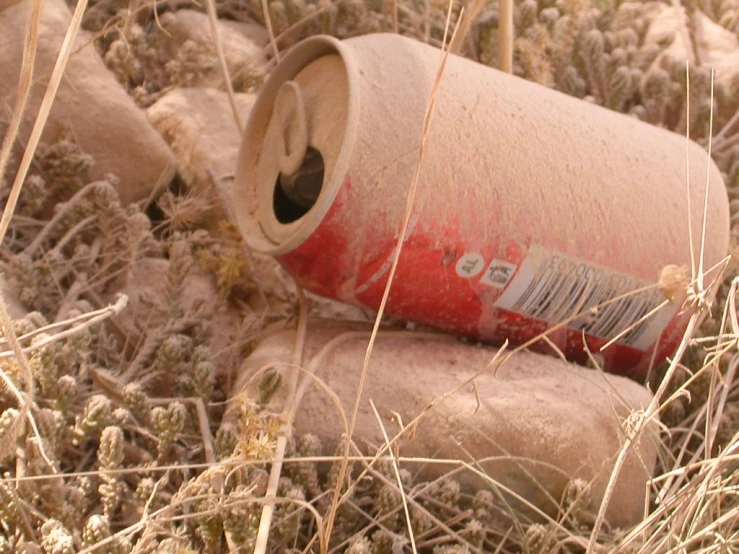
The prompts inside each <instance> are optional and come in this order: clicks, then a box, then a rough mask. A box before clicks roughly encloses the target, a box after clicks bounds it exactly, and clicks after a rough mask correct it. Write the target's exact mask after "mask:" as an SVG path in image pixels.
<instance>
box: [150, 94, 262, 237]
mask: <svg viewBox="0 0 739 554" xmlns="http://www.w3.org/2000/svg"><path fill="white" fill-rule="evenodd" d="M254 99H255V97H254V95H252V94H247V93H237V94H236V104H237V107H238V109H239V113H240V114H241V118H242V121H244V122H245V121H246V119H247V117H248V116H249V111H250V110H251V107H252V105H253V103H254ZM147 114H148V116H149V121H151V123H152V125H154V127H155V128H156V129H157V131H159V133H160V134H161V135H162V136H163V137H164V139H165V140H166V141H167V142H168V143H169V145H170V147H171V148H172V150H173V151H174V153H175V157H176V159H177V169H178V171H179V173H180V176H181V177H182V179H183V181H184V182H185V184H186V185H187V186H188V189H189V190H190V192H191V193H192V194H194V195H197V196H198V197H199V198H201V199H202V200H203V205H204V206H210V207H209V208H206V213H203V215H202V219H203V221H205V222H206V226H208V228H209V230H211V231H215V230H216V229H217V226H218V224H219V223H220V222H221V221H226V219H227V218H226V215H225V212H224V211H223V208H222V207H221V201H220V198H219V196H218V193H217V191H216V190H215V189H214V187H213V183H212V181H211V175H212V176H213V177H214V178H216V179H229V178H233V174H234V172H235V171H236V160H237V157H238V152H239V148H240V146H241V131H240V129H239V128H238V126H237V125H236V121H235V118H234V114H233V111H232V109H231V104H230V103H229V100H228V95H227V94H226V93H225V92H221V91H218V90H215V89H209V88H202V87H198V88H187V89H177V90H173V91H171V92H169V93H167V94H165V95H164V96H163V97H162V98H161V99H160V100H158V101H157V102H156V103H155V104H154V105H153V106H151V107H150V108H149V109H148V111H147Z"/></svg>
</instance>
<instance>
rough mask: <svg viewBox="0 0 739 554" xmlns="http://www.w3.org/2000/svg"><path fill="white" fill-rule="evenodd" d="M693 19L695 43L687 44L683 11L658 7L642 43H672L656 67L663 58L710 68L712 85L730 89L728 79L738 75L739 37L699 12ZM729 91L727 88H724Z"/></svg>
mask: <svg viewBox="0 0 739 554" xmlns="http://www.w3.org/2000/svg"><path fill="white" fill-rule="evenodd" d="M693 17H694V20H693V21H694V25H695V29H696V32H695V35H696V40H695V44H693V43H691V39H690V35H689V33H688V26H687V25H688V21H687V16H686V15H685V8H683V7H679V8H674V7H668V6H664V5H662V10H661V13H660V14H659V15H658V16H657V17H656V18H655V19H654V21H653V22H652V24H651V25H650V26H649V29H648V30H647V34H646V37H645V39H644V41H645V43H646V44H657V43H660V42H662V41H664V40H670V39H671V40H672V43H671V44H670V46H669V47H668V48H667V49H666V50H665V51H664V52H662V54H660V55H659V56H658V57H657V59H656V60H655V62H654V64H655V67H659V64H660V63H662V60H663V58H665V57H668V58H671V59H673V60H677V61H681V62H684V61H685V60H689V61H690V63H691V64H694V63H696V61H697V60H696V55H697V57H698V59H699V60H700V64H701V65H702V66H704V67H708V68H712V69H714V70H715V72H716V83H719V84H722V85H724V86H726V87H730V86H731V83H732V79H734V78H735V77H736V76H737V75H739V37H737V35H735V34H734V33H732V32H731V31H729V30H728V29H724V28H723V27H721V26H720V25H718V24H717V23H714V22H713V21H711V19H710V18H709V17H708V16H707V15H705V14H704V13H702V12H700V11H696V12H695V15H694V16H693ZM727 90H729V89H727Z"/></svg>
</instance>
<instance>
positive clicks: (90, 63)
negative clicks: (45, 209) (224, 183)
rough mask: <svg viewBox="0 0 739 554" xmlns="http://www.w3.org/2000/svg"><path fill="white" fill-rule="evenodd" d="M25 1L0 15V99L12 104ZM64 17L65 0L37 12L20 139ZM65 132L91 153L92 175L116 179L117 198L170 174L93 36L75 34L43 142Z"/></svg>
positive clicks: (144, 190)
mask: <svg viewBox="0 0 739 554" xmlns="http://www.w3.org/2000/svg"><path fill="white" fill-rule="evenodd" d="M30 6H31V1H30V0H25V1H23V2H20V3H18V4H15V5H12V6H10V7H7V8H6V9H4V10H3V11H2V17H0V36H1V37H3V38H2V45H3V54H2V59H1V60H0V103H2V104H5V105H7V106H9V107H11V109H12V106H13V105H14V104H15V102H16V98H15V96H16V93H17V84H18V76H19V73H20V66H21V60H22V56H23V44H24V37H25V32H26V22H27V19H28V12H29V9H30ZM70 21H71V14H70V12H69V9H68V8H67V5H66V3H65V2H64V0H45V1H44V4H43V9H42V14H41V24H40V29H39V36H40V39H39V44H38V50H37V55H36V66H35V79H34V86H33V88H32V91H31V95H30V98H29V101H28V104H27V109H26V116H25V119H24V122H23V125H22V127H21V132H20V136H19V144H25V143H26V142H27V140H28V137H29V135H30V133H31V128H32V126H33V123H34V121H35V117H36V114H37V113H38V109H39V106H40V104H41V100H42V98H43V95H44V92H45V90H46V85H47V83H48V77H49V75H50V74H51V71H52V69H53V67H54V64H55V62H56V57H57V55H58V53H59V49H60V47H61V44H62V41H63V40H64V35H65V33H66V31H67V27H68V25H69V23H70ZM62 133H71V135H72V136H74V137H75V139H76V140H77V142H78V144H79V146H80V148H81V149H82V150H83V151H84V152H86V153H88V154H90V155H92V156H93V158H94V160H95V165H94V166H93V167H92V168H91V169H90V171H89V177H90V179H92V180H95V179H102V178H103V176H104V175H105V174H106V173H114V174H116V175H117V176H118V177H119V178H120V181H121V185H120V196H121V201H122V202H123V203H130V202H134V201H138V200H141V199H144V198H147V197H149V196H150V195H151V194H152V192H153V191H154V190H155V189H158V188H160V187H162V186H163V185H166V184H167V183H169V181H171V179H172V177H173V175H174V157H173V155H172V153H171V151H170V150H169V148H168V147H167V145H166V143H165V142H164V140H163V139H162V138H161V137H160V136H159V135H158V134H157V132H156V131H155V130H154V129H153V128H152V127H151V125H150V124H149V122H148V121H147V119H146V114H145V113H144V112H143V110H141V109H139V108H138V107H137V106H136V105H135V104H134V102H133V100H132V99H131V98H129V96H128V94H127V93H126V91H125V90H124V89H123V88H122V87H121V86H120V85H119V84H118V82H117V81H116V80H115V77H114V76H113V75H112V74H110V73H109V72H108V70H107V69H106V68H105V66H104V65H103V62H102V60H101V59H100V57H99V56H98V55H97V53H96V52H95V48H94V44H93V37H92V36H91V35H90V34H88V33H85V32H80V33H79V36H78V38H77V41H76V43H75V48H74V51H73V53H72V55H71V56H70V58H69V63H68V64H67V68H66V70H65V76H64V78H63V79H62V83H61V85H60V87H59V91H58V93H57V95H56V99H55V100H54V105H53V107H52V110H51V114H50V116H49V119H48V121H47V123H46V127H45V130H44V133H43V136H42V140H43V141H45V142H48V143H52V142H55V141H56V140H57V139H58V137H59V136H60V135H61V134H62Z"/></svg>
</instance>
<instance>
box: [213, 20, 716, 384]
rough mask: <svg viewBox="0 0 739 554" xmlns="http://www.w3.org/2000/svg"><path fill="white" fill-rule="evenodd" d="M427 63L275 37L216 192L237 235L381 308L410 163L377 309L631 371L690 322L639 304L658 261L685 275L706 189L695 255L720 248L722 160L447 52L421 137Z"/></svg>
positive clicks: (652, 299)
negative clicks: (228, 177)
mask: <svg viewBox="0 0 739 554" xmlns="http://www.w3.org/2000/svg"><path fill="white" fill-rule="evenodd" d="M441 61H442V52H441V50H439V49H437V48H434V47H431V46H429V45H426V44H423V43H420V42H417V41H415V40H412V39H409V38H405V37H401V36H398V35H394V34H373V35H366V36H361V37H356V38H351V39H348V40H344V41H339V40H336V39H334V38H331V37H327V36H317V37H313V38H309V39H307V40H305V41H303V42H301V43H300V44H298V45H296V46H295V47H294V48H293V49H291V50H290V51H289V52H288V53H287V54H286V55H285V56H284V58H283V59H282V60H281V61H280V62H279V63H278V64H277V66H276V68H275V70H274V71H273V73H272V74H271V76H270V78H269V79H268V80H267V82H266V83H265V86H264V87H263V89H262V91H261V92H260V94H259V97H258V98H257V100H256V103H255V105H254V107H253V109H252V112H251V114H250V117H249V120H248V122H247V125H246V129H245V132H244V135H243V142H242V146H241V150H240V154H239V163H238V168H237V173H236V178H235V179H234V180H233V181H232V182H231V183H221V184H220V187H221V189H220V193H221V196H222V198H223V200H224V203H225V205H226V208H227V210H228V211H229V213H230V216H231V217H232V219H233V220H234V222H235V223H236V224H237V226H238V228H239V231H240V233H241V235H242V236H243V237H244V239H245V241H246V242H247V244H248V245H249V246H250V247H251V248H253V249H256V250H257V251H260V252H263V253H268V254H271V255H272V256H274V257H276V259H277V260H278V261H279V263H280V264H281V265H282V266H283V267H285V268H286V270H287V271H288V272H289V273H290V274H291V275H292V276H293V277H294V278H295V279H296V280H297V282H298V283H299V284H300V285H302V286H303V287H305V288H306V289H307V290H310V291H312V292H315V293H317V294H319V295H322V296H326V297H330V298H335V299H339V300H342V301H344V302H347V303H350V304H354V305H358V306H363V307H367V308H370V309H377V308H378V307H379V304H380V301H381V298H382V296H383V291H384V289H385V286H386V284H387V281H388V275H389V272H390V268H391V265H392V261H393V258H394V256H395V255H396V252H397V250H396V249H397V248H398V244H399V242H400V241H401V237H400V232H401V229H402V224H403V221H404V216H405V213H406V206H407V199H408V195H409V190H410V186H411V183H412V181H413V176H414V172H415V170H416V168H417V165H418V164H419V163H420V174H419V175H420V177H419V179H418V181H417V187H416V194H415V199H414V202H413V204H412V209H411V212H410V219H409V220H408V221H409V223H408V226H407V231H406V233H405V236H403V237H402V249H401V254H400V258H399V262H398V266H397V272H396V274H395V277H394V280H393V283H392V288H391V292H390V295H389V298H388V302H387V305H386V313H387V314H390V315H394V316H397V317H400V318H404V319H407V320H411V321H415V322H418V323H421V324H425V325H428V326H432V327H435V328H438V329H440V330H444V331H447V332H450V333H455V334H458V335H462V336H467V337H471V338H473V339H477V340H481V341H485V342H490V343H493V344H498V345H499V344H501V343H502V342H503V341H506V340H508V341H509V343H510V344H514V345H516V344H522V343H525V342H527V341H529V340H531V339H533V338H535V337H536V336H537V335H539V334H540V333H542V332H545V331H548V335H547V338H546V339H540V340H538V341H537V342H536V343H534V344H532V348H533V349H535V350H540V351H549V352H556V351H557V350H559V351H561V352H562V353H564V355H565V356H566V357H567V358H568V359H571V360H573V361H576V362H582V361H584V360H586V359H587V357H588V350H589V351H590V352H591V353H593V354H596V355H599V356H601V358H596V359H599V361H601V362H602V363H603V365H604V367H605V369H607V370H610V371H613V372H616V373H621V374H625V375H631V376H634V377H640V376H643V375H644V374H645V372H646V371H647V370H648V368H649V367H651V366H653V365H654V364H656V363H659V362H662V361H664V359H665V357H666V356H668V355H670V354H671V353H672V352H674V350H675V348H676V346H677V344H678V343H679V341H680V339H681V336H682V332H683V331H684V329H685V326H686V324H687V318H688V316H689V314H690V310H689V309H684V303H683V302H682V298H681V297H678V298H675V299H674V300H673V301H671V302H668V303H667V304H666V305H665V306H663V307H662V308H660V309H657V310H656V312H655V313H653V314H651V315H650V316H649V317H645V316H647V314H649V313H650V312H652V311H654V310H655V309H656V308H657V307H658V306H659V305H660V304H661V303H662V302H663V301H664V300H665V295H664V293H663V291H662V290H660V289H659V288H658V287H656V286H655V284H656V283H657V281H658V278H659V275H660V272H661V270H662V269H663V268H664V267H665V266H668V265H676V266H684V267H690V264H691V251H690V250H691V247H690V241H689V239H688V237H689V233H688V225H689V224H690V225H692V231H693V235H694V237H695V240H694V246H693V251H694V255H695V256H699V254H700V253H699V240H698V238H699V237H700V234H701V227H702V221H703V202H704V194H705V192H706V183H707V182H708V183H710V184H709V186H708V201H707V206H708V209H707V227H706V247H705V251H704V252H703V256H704V266H705V267H711V266H713V265H714V264H717V263H718V262H719V261H720V260H722V259H723V258H724V257H725V256H726V254H727V250H728V240H729V209H728V199H727V194H726V190H725V186H724V184H723V181H722V178H721V174H720V172H719V170H718V168H717V167H716V166H715V165H714V164H713V162H712V161H711V160H710V159H709V157H708V156H707V154H706V152H705V150H704V149H703V148H701V147H700V146H699V145H697V144H695V143H693V142H690V141H687V140H686V139H685V137H681V136H679V135H677V134H674V133H671V132H668V131H666V130H664V129H660V128H657V127H654V126H650V125H648V124H646V123H643V122H640V121H638V120H636V119H635V118H632V117H630V116H626V115H623V114H619V113H615V112H612V111H609V110H607V109H605V108H602V107H599V106H596V105H592V104H590V103H588V102H584V101H582V100H579V99H576V98H572V97H569V96H567V95H565V94H562V93H559V92H557V91H554V90H551V89H548V88H546V87H543V86H540V85H538V84H535V83H532V82H529V81H526V80H524V79H521V78H518V77H515V76H512V75H508V74H505V73H502V72H500V71H497V70H495V69H492V68H488V67H484V66H482V65H480V64H478V63H475V62H473V61H470V60H467V59H464V58H462V57H458V56H454V55H450V56H449V57H448V59H447V60H446V65H445V67H444V70H443V72H442V73H441V78H440V79H441V80H440V82H439V86H438V90H437V91H436V93H435V95H434V102H435V105H434V109H433V116H432V119H431V123H430V126H429V127H428V129H427V131H426V132H425V133H424V117H425V115H426V111H427V107H428V105H429V100H430V96H431V92H432V88H433V86H434V82H435V80H436V79H437V78H438V76H439V74H440V73H439V68H440V63H441ZM422 143H423V148H421V144H422ZM686 160H687V162H688V163H686ZM686 167H688V168H689V169H687V171H686ZM688 182H689V186H688ZM716 275H717V272H716V271H714V272H713V273H711V274H709V275H708V276H707V277H706V279H707V282H710V279H711V278H713V277H716ZM642 289H644V290H642ZM622 295H625V296H623V298H622V299H620V300H614V299H615V298H617V297H619V296H622ZM678 296H680V295H678ZM609 301H610V303H609ZM599 306H600V307H599ZM578 314H582V315H581V316H579V317H576V318H575V319H573V320H572V321H571V322H570V323H569V324H568V325H566V326H559V327H557V324H559V323H561V322H562V321H564V320H567V319H568V318H573V317H574V316H577V315H578ZM555 327H556V328H555ZM619 334H621V336H620V337H619V339H618V340H617V341H615V342H614V343H613V344H611V345H610V346H608V347H607V348H605V349H603V350H602V351H601V348H602V347H603V345H604V344H606V343H607V342H608V341H609V340H610V339H613V338H614V337H616V336H618V335H619Z"/></svg>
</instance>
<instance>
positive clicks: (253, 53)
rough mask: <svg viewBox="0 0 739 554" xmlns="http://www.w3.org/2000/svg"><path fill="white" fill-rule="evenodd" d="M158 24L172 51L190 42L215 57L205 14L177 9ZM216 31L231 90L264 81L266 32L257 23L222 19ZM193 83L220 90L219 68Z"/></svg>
mask: <svg viewBox="0 0 739 554" xmlns="http://www.w3.org/2000/svg"><path fill="white" fill-rule="evenodd" d="M161 23H162V26H163V27H164V30H165V31H166V32H167V33H169V36H170V37H171V40H172V42H173V46H174V47H175V49H177V48H180V47H181V46H182V45H183V44H184V43H185V42H186V41H188V40H190V41H193V42H195V43H196V44H198V45H200V46H201V47H204V48H207V49H208V50H209V51H210V52H211V53H212V54H213V55H214V56H215V55H216V50H215V46H214V41H213V35H212V33H211V28H210V23H209V21H208V16H207V15H206V14H204V13H201V12H197V11H194V10H177V11H176V12H173V13H172V12H170V13H166V14H164V15H163V16H162V17H161ZM217 29H218V36H219V37H220V40H221V45H222V47H223V54H224V57H225V59H226V66H227V67H228V71H229V75H230V76H231V82H232V84H233V86H234V88H235V89H236V90H247V89H249V88H251V87H252V86H253V85H254V84H256V83H259V82H260V81H261V80H262V79H263V78H264V72H265V67H266V64H267V58H266V55H265V49H264V47H265V45H266V44H267V41H268V40H269V38H268V36H267V31H265V30H264V28H262V27H261V26H260V25H257V24H256V23H242V22H238V21H226V20H221V19H219V20H217ZM196 84H197V85H199V86H209V87H216V88H223V77H222V74H221V70H220V68H219V69H216V70H215V71H213V72H210V73H209V74H207V75H204V76H203V77H202V78H201V80H200V81H199V82H198V83H196Z"/></svg>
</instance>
